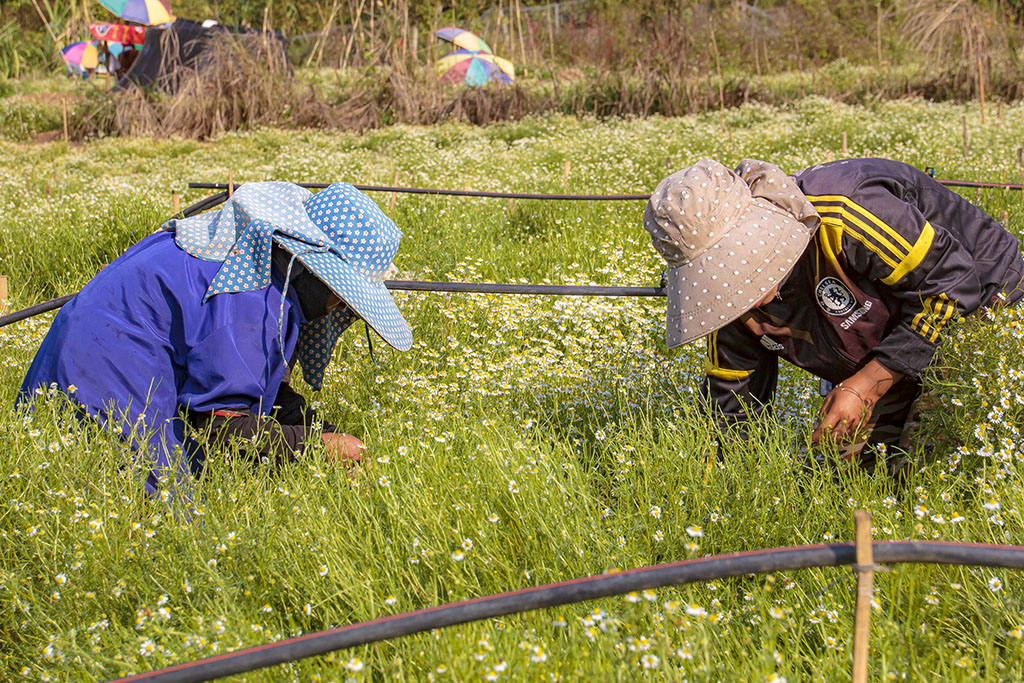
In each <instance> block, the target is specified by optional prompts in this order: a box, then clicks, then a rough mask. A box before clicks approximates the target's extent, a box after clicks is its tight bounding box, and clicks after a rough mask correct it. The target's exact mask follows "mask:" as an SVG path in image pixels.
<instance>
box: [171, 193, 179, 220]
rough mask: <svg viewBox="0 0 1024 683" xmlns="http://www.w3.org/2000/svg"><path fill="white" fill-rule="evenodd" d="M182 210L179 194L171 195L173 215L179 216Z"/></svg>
mask: <svg viewBox="0 0 1024 683" xmlns="http://www.w3.org/2000/svg"><path fill="white" fill-rule="evenodd" d="M179 208H181V197H180V196H179V195H178V193H177V192H172V193H171V215H172V216H177V215H178V209H179Z"/></svg>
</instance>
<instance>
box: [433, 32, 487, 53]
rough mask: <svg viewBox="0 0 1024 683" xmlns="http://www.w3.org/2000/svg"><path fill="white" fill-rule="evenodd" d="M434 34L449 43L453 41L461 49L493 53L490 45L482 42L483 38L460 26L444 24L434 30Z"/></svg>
mask: <svg viewBox="0 0 1024 683" xmlns="http://www.w3.org/2000/svg"><path fill="white" fill-rule="evenodd" d="M434 35H436V36H437V37H438V38H442V39H444V40H447V41H448V42H450V43H454V44H455V47H461V48H462V49H463V50H469V51H470V52H486V53H487V54H492V53H493V51H492V50H491V48H490V46H489V45H488V44H487V43H485V42H484V39H483V38H481V37H480V36H478V35H476V34H475V33H470V32H469V31H467V30H465V29H462V28H456V27H455V26H445V27H444V28H442V29H440V30H438V31H435V32H434Z"/></svg>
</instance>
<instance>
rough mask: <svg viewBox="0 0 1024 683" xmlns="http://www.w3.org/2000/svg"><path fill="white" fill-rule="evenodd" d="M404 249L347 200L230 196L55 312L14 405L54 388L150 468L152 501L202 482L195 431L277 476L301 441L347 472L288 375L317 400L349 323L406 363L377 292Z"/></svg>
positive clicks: (168, 227) (345, 190)
mask: <svg viewBox="0 0 1024 683" xmlns="http://www.w3.org/2000/svg"><path fill="white" fill-rule="evenodd" d="M400 239H401V232H400V231H399V230H398V228H397V227H396V226H395V224H394V223H393V222H392V221H391V220H390V219H389V218H388V217H387V216H386V215H384V213H383V212H382V211H381V210H380V208H379V207H378V206H377V205H376V204H375V203H374V202H373V201H372V200H370V199H369V198H368V197H366V196H365V195H363V194H362V193H360V192H358V191H357V190H356V189H355V188H354V187H352V186H351V185H348V184H345V183H337V184H335V185H331V186H330V187H328V188H327V189H324V190H322V191H321V192H319V193H318V194H316V195H313V194H311V193H310V192H309V191H308V190H305V189H303V188H300V187H298V186H297V185H292V184H289V183H278V182H268V183H249V184H246V185H242V186H241V187H239V189H238V190H237V191H236V192H235V193H234V195H233V196H232V197H231V199H229V200H228V202H227V203H226V204H225V206H224V207H223V208H222V209H220V210H219V211H214V212H210V213H206V214H201V215H199V216H194V217H191V218H186V219H180V220H172V221H169V222H168V223H167V224H165V225H164V226H163V228H162V229H161V231H159V232H157V233H155V234H153V235H150V236H149V237H146V238H145V239H143V240H142V241H140V242H139V243H138V244H136V245H135V246H133V247H132V248H131V249H129V250H128V251H127V252H126V253H125V254H123V255H122V256H121V257H120V258H118V259H117V260H116V261H114V262H113V263H111V264H110V265H109V266H107V267H106V268H104V269H103V270H102V271H101V272H100V273H99V274H98V275H97V276H96V277H94V278H93V279H92V280H91V281H90V282H89V283H88V284H87V285H86V286H85V287H84V288H83V289H82V291H81V292H80V293H79V294H78V295H77V296H76V297H75V298H74V299H72V300H71V301H70V302H69V303H67V304H66V305H65V306H64V307H63V308H62V309H61V310H60V312H59V313H58V314H57V317H56V318H55V320H54V322H53V326H52V327H51V328H50V331H49V333H48V334H47V336H46V339H45V340H44V341H43V344H42V346H41V347H40V349H39V351H38V353H37V354H36V357H35V359H34V360H33V362H32V365H31V367H30V368H29V370H28V374H27V375H26V377H25V381H24V383H23V385H22V387H21V391H20V394H19V398H18V401H19V403H26V402H29V401H30V400H31V399H32V396H33V394H36V393H45V392H46V391H48V390H50V388H51V387H53V386H55V387H56V388H57V389H58V390H60V391H62V392H65V393H66V394H68V395H69V396H70V397H71V398H72V399H73V401H74V402H75V403H76V404H78V405H80V406H81V409H82V411H83V412H84V413H86V414H88V415H89V416H91V417H93V418H95V419H98V420H99V421H101V422H102V423H104V424H109V425H112V426H113V427H114V428H115V429H117V430H119V431H121V433H122V434H123V435H124V437H125V438H126V439H129V440H130V441H131V442H132V445H133V447H134V449H135V451H136V453H137V456H139V455H141V456H143V457H146V458H148V460H149V464H150V467H149V474H148V476H147V478H146V482H145V485H146V488H147V489H148V490H149V491H150V492H155V491H156V490H158V489H159V488H169V487H170V486H173V485H174V483H175V481H177V482H179V483H180V482H182V481H187V480H189V479H191V477H192V476H198V475H199V474H200V473H201V471H202V467H203V459H204V457H205V455H204V451H203V449H202V448H201V447H200V445H199V444H197V443H196V442H195V441H194V440H192V439H189V438H187V437H186V434H189V433H192V432H195V431H208V432H209V434H210V437H211V438H212V439H213V440H214V441H215V442H216V441H223V440H225V439H229V438H231V437H241V438H243V439H245V440H246V442H253V441H254V442H255V445H254V446H252V448H251V450H253V451H254V452H253V455H255V456H259V457H262V458H267V459H272V460H275V461H276V460H285V459H292V458H294V457H295V454H296V452H298V451H301V450H303V449H304V448H305V447H306V446H307V445H308V444H307V437H311V436H312V437H314V438H316V440H317V441H316V444H315V445H319V444H320V443H321V442H322V444H323V445H324V447H325V448H326V452H327V455H328V457H331V458H334V459H338V460H354V461H358V460H359V459H360V453H361V451H362V448H363V445H362V443H361V442H360V441H359V440H358V439H356V438H355V437H352V436H349V435H345V434H338V433H336V432H337V429H336V428H335V427H334V426H333V425H330V424H328V423H323V424H322V425H319V424H318V423H319V419H318V417H317V416H316V414H315V412H314V411H313V410H312V409H311V408H310V407H308V406H306V404H305V401H304V400H303V398H302V396H301V395H299V394H298V393H297V392H296V391H295V390H294V389H292V387H291V385H290V383H289V381H288V378H289V375H290V368H291V366H292V365H294V364H295V363H296V362H297V363H298V364H299V365H300V366H301V368H302V376H303V379H304V380H305V381H306V383H307V384H309V385H310V386H311V387H312V388H314V389H318V388H320V384H321V381H322V379H323V375H324V370H325V368H326V366H327V364H328V363H329V362H330V360H331V355H332V352H333V349H334V345H335V342H336V341H337V339H338V336H339V335H340V334H341V333H342V332H343V331H344V330H345V329H346V328H347V327H348V326H349V325H350V324H351V322H352V321H353V320H354V319H355V318H357V317H358V318H361V319H363V320H364V321H365V322H366V323H367V325H369V326H370V327H372V328H373V329H374V330H376V331H377V333H378V334H380V335H381V336H382V337H383V338H384V340H385V341H387V342H388V343H390V344H392V345H393V346H395V347H397V348H399V349H401V350H408V349H409V348H410V346H411V345H412V333H411V331H410V329H409V326H408V324H407V323H406V322H405V320H404V319H403V318H402V315H401V313H400V312H399V311H398V308H397V307H396V306H395V303H394V301H393V300H392V298H391V295H390V293H389V292H388V290H387V288H386V287H385V286H384V282H383V279H384V275H385V273H386V271H387V270H388V268H389V267H390V266H391V263H392V259H393V258H394V255H395V252H396V251H397V249H398V243H399V240H400ZM251 437H255V439H253V438H251ZM166 477H170V481H167V480H165V478H166Z"/></svg>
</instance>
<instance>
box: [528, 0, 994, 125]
mask: <svg viewBox="0 0 1024 683" xmlns="http://www.w3.org/2000/svg"><path fill="white" fill-rule="evenodd" d="M544 13H545V14H546V15H547V19H548V46H549V47H550V49H551V63H552V64H554V63H555V27H554V23H553V22H552V21H551V3H548V4H547V6H546V7H545V10H544ZM1000 111H1002V110H1000Z"/></svg>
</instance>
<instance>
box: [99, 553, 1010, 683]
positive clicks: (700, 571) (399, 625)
mask: <svg viewBox="0 0 1024 683" xmlns="http://www.w3.org/2000/svg"><path fill="white" fill-rule="evenodd" d="M872 550H873V555H874V560H875V562H876V563H878V564H900V563H909V562H915V563H932V564H952V565H970V566H979V567H1001V568H1004V569H1024V546H1004V545H990V544H983V543H956V542H942V541H876V542H874V543H872ZM855 562H856V550H855V547H854V544H853V543H833V544H829V545H807V546H794V547H788V548H772V549H768V550H754V551H750V552H745V553H733V554H731V555H717V556H714V557H703V558H699V559H693V560H683V561H681V562H671V563H668V564H660V565H655V566H651V567H641V568H639V569H630V570H627V571H623V572H618V573H614V574H600V575H597V576H587V577H583V578H579V579H571V580H569V581H562V582H560V583H551V584H546V585H543V586H536V587H533V588H526V589H523V590H518V591H510V592H507V593H498V594H496V595H488V596H485V597H481V598H473V599H471V600H464V601H462V602H456V603H451V604H448V605H438V606H436V607H428V608H426V609H421V610H416V611H415V612H405V613H403V614H396V615H393V616H387V617H382V618H380V619H374V620H373V621H365V622H361V623H358V624H352V625H349V626H342V627H340V628H335V629H331V630H329V631H320V632H317V633H308V634H306V635H302V636H298V637H295V638H288V639H286V640H280V641H277V642H276V643H267V644H265V645H257V646H255V647H250V648H245V649H243V650H237V651H235V652H229V653H226V654H222V655H217V656H215V657H207V658H205V659H200V660H196V661H194V662H188V663H185V664H178V665H175V666H170V667H167V668H164V669H158V670H155V671H150V672H147V673H141V674H136V675H134V676H128V677H126V678H119V679H117V681H116V683H128V682H129V681H132V682H141V681H145V682H146V683H195V682H198V681H210V680H214V679H217V678H221V677H223V676H230V675H233V674H240V673H244V672H246V671H254V670H256V669H261V668H264V667H268V666H274V665H276V664H284V663H286V662H291V661H295V660H298V659H303V658H305V657H313V656H316V655H322V654H325V653H327V652H332V651H334V650H340V649H344V648H349V647H356V646H359V645H366V644H369V643H375V642H378V641H381V640H386V639H388V638H397V637H399V636H406V635H410V634H413V633H420V632H423V631H429V630H430V629H435V628H442V627H445V626H455V625H457V624H465V623H468V622H472V621H479V620H481V619H491V618H494V617H501V616H506V615H509V614H519V613H521V612H528V611H531V610H537V609H544V608H548V607H557V606H559V605H568V604H573V603H578V602H584V601H587V600H596V599H598V598H607V597H611V596H614V595H622V594H624V593H629V592H631V591H640V590H645V589H653V588H664V587H667V586H679V585H683V584H688V583H693V582H695V581H710V580H713V579H725V578H729V577H736V576H743V575H746V574H766V573H772V572H777V571H788V570H794V569H811V568H815V567H839V566H848V565H853V564H854V563H855Z"/></svg>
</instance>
